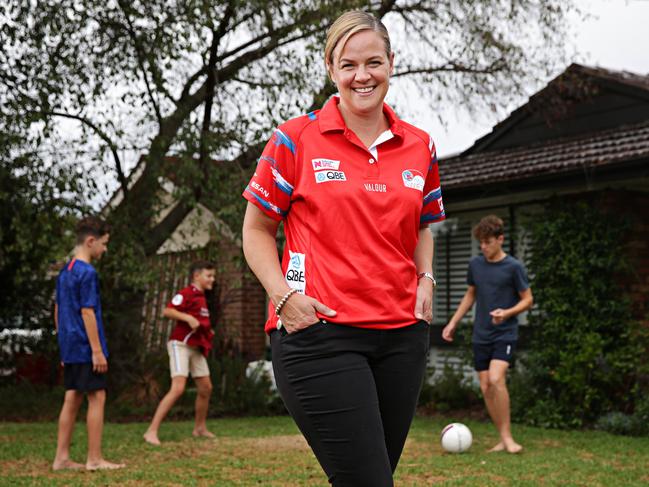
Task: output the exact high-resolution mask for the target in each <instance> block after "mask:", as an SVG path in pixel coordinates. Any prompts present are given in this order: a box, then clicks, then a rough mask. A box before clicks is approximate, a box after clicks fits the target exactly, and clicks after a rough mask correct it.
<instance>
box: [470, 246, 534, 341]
mask: <svg viewBox="0 0 649 487" xmlns="http://www.w3.org/2000/svg"><path fill="white" fill-rule="evenodd" d="M467 283H468V284H469V285H470V286H475V288H476V309H475V320H474V323H473V343H479V344H485V343H493V342H498V341H515V340H517V339H518V317H516V316H514V317H512V318H510V319H508V320H507V321H504V322H502V323H501V324H500V325H494V324H493V323H492V321H491V320H492V318H491V315H490V314H489V313H490V312H491V311H493V310H495V309H498V308H502V309H508V308H511V307H512V306H515V305H516V304H517V303H518V302H519V301H520V299H521V298H520V295H519V293H520V292H522V291H525V290H526V289H528V288H529V287H530V285H529V281H528V279H527V272H526V271H525V267H524V266H523V264H521V263H520V262H519V261H518V260H516V259H515V258H514V257H511V256H510V255H507V256H506V257H505V258H504V259H502V260H500V261H498V262H489V261H487V259H485V257H484V256H482V255H479V256H477V257H474V258H473V259H471V262H469V271H468V273H467Z"/></svg>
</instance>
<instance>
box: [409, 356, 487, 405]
mask: <svg viewBox="0 0 649 487" xmlns="http://www.w3.org/2000/svg"><path fill="white" fill-rule="evenodd" d="M434 371H435V369H434V368H432V367H430V368H428V369H427V374H426V376H427V377H430V378H432V377H434V375H433V374H434ZM480 403H481V401H480V397H479V395H478V390H477V388H476V387H475V386H474V385H473V382H472V380H471V379H470V378H468V377H465V376H464V373H463V372H462V369H460V368H457V367H453V366H452V365H451V364H449V363H445V364H444V369H443V370H442V373H441V374H439V375H438V376H436V377H434V379H432V380H430V379H429V380H424V384H423V386H422V389H421V394H420V395H419V406H420V407H423V408H424V409H427V410H430V411H435V412H440V413H446V412H450V411H455V410H458V409H467V408H471V407H472V406H475V405H477V404H480Z"/></svg>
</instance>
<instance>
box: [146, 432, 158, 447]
mask: <svg viewBox="0 0 649 487" xmlns="http://www.w3.org/2000/svg"><path fill="white" fill-rule="evenodd" d="M142 438H144V441H146V442H147V443H148V444H149V445H153V446H160V440H159V439H158V433H154V432H152V431H147V432H146V433H144V434H143V435H142Z"/></svg>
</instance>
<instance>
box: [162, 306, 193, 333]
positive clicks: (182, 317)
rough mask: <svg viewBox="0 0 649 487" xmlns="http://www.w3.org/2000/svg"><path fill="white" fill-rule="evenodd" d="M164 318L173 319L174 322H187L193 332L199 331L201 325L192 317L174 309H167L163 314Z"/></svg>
mask: <svg viewBox="0 0 649 487" xmlns="http://www.w3.org/2000/svg"><path fill="white" fill-rule="evenodd" d="M162 316H164V317H165V318H171V319H172V320H179V321H184V322H186V323H187V324H188V325H189V327H190V328H191V329H192V330H195V329H197V328H198V327H199V326H200V323H199V322H198V320H197V319H196V318H194V317H193V316H192V315H190V314H187V313H183V312H182V311H178V310H177V309H173V308H165V309H164V311H163V312H162Z"/></svg>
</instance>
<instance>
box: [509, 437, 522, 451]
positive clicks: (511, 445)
mask: <svg viewBox="0 0 649 487" xmlns="http://www.w3.org/2000/svg"><path fill="white" fill-rule="evenodd" d="M505 450H507V453H520V452H522V451H523V447H522V446H521V445H519V444H518V443H516V442H515V441H514V440H511V441H508V442H507V443H506V444H505Z"/></svg>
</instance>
